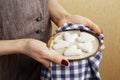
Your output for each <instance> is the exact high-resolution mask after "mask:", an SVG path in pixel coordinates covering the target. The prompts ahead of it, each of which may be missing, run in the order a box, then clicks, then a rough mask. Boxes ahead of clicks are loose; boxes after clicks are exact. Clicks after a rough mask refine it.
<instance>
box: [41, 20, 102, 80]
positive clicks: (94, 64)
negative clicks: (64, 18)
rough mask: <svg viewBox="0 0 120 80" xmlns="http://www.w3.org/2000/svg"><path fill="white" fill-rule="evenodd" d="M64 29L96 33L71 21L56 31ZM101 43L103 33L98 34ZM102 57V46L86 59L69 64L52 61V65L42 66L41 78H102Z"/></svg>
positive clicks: (65, 79)
mask: <svg viewBox="0 0 120 80" xmlns="http://www.w3.org/2000/svg"><path fill="white" fill-rule="evenodd" d="M64 30H85V31H88V32H92V33H94V34H97V33H95V32H94V31H93V30H92V29H90V28H88V27H86V26H84V25H81V24H74V23H71V22H67V23H64V24H63V25H62V26H61V27H60V28H58V29H57V30H56V33H58V32H61V31H64ZM97 35H98V38H99V40H100V41H101V43H103V34H97ZM101 59H102V47H101V48H100V49H99V51H98V52H97V53H96V54H95V55H93V56H91V57H89V58H86V59H82V60H77V61H70V64H69V66H61V65H58V64H56V63H54V62H51V67H50V68H46V67H44V66H43V67H42V71H41V75H40V79H41V80H101V77H100V74H99V71H98V69H99V64H100V62H101Z"/></svg>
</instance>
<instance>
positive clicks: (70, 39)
mask: <svg viewBox="0 0 120 80" xmlns="http://www.w3.org/2000/svg"><path fill="white" fill-rule="evenodd" d="M77 37H78V34H70V33H68V32H65V33H63V39H64V40H65V41H68V42H74V41H75V39H76V38H77Z"/></svg>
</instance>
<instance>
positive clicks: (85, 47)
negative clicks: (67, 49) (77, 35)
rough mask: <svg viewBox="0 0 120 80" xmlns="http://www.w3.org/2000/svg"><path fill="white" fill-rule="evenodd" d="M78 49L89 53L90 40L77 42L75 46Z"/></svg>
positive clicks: (90, 50)
mask: <svg viewBox="0 0 120 80" xmlns="http://www.w3.org/2000/svg"><path fill="white" fill-rule="evenodd" d="M77 47H78V48H79V49H81V50H82V51H84V52H87V53H91V52H92V48H93V46H92V42H90V41H88V42H85V43H78V46H77Z"/></svg>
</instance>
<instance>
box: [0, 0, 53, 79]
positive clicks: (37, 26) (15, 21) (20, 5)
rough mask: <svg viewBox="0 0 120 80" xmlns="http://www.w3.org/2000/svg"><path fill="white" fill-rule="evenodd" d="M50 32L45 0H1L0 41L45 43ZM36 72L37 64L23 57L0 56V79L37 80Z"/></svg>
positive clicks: (37, 73) (37, 71) (38, 70)
mask: <svg viewBox="0 0 120 80" xmlns="http://www.w3.org/2000/svg"><path fill="white" fill-rule="evenodd" d="M50 32H51V25H50V20H49V13H48V3H47V0H0V40H13V39H21V38H34V39H38V40H42V41H44V42H47V40H48V39H49V37H50ZM11 46H12V45H11ZM39 72H40V63H38V62H36V61H34V60H33V59H31V58H29V57H27V56H25V55H20V54H19V55H7V56H0V80H35V79H37V80H38V79H39V75H40V73H39Z"/></svg>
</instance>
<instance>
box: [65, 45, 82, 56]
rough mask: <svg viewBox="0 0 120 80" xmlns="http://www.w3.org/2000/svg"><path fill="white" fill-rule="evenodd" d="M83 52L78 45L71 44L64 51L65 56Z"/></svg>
mask: <svg viewBox="0 0 120 80" xmlns="http://www.w3.org/2000/svg"><path fill="white" fill-rule="evenodd" d="M81 54H83V53H82V51H81V49H77V46H76V45H70V46H69V47H68V48H67V49H66V50H65V52H64V55H65V56H77V55H81Z"/></svg>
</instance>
